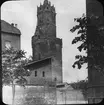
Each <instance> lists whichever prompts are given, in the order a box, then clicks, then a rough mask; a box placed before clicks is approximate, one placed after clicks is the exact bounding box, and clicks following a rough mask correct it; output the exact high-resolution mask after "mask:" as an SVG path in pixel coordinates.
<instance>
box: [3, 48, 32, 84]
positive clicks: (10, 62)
mask: <svg viewBox="0 0 104 105" xmlns="http://www.w3.org/2000/svg"><path fill="white" fill-rule="evenodd" d="M25 53H26V52H25V51H23V50H15V49H13V48H10V49H6V50H5V51H3V52H2V83H3V84H14V83H17V84H19V85H23V84H24V83H26V82H27V81H26V79H25V78H24V76H27V75H29V73H30V72H29V70H26V69H24V67H23V66H24V65H25V64H27V63H28V62H30V61H31V59H28V58H26V56H25Z"/></svg>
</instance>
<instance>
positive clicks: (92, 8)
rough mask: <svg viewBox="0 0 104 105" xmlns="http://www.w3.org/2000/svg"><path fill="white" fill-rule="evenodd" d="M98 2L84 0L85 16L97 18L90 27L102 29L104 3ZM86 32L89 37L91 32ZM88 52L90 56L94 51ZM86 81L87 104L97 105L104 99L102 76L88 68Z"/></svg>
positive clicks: (103, 79) (96, 0)
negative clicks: (96, 26)
mask: <svg viewBox="0 0 104 105" xmlns="http://www.w3.org/2000/svg"><path fill="white" fill-rule="evenodd" d="M99 1H100V0H86V14H87V16H92V15H94V16H99V18H100V19H99V22H95V21H94V20H92V21H91V22H92V25H99V26H101V27H104V7H103V4H104V2H103V1H102V2H99ZM99 28H100V27H99ZM92 30H94V29H92ZM88 31H89V32H90V35H91V32H92V31H91V30H89V29H88ZM88 31H87V32H88ZM92 33H93V32H92ZM88 34H89V33H88ZM89 50H90V53H89V51H88V54H89V55H91V52H94V51H93V50H92V48H91V49H89ZM92 54H93V53H92ZM89 63H90V62H88V65H89ZM88 81H89V85H88V89H87V91H88V101H89V103H99V102H100V101H101V100H102V99H103V98H104V74H103V73H102V72H100V71H99V70H96V69H94V68H93V67H92V68H89V66H88Z"/></svg>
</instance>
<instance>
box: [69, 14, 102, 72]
mask: <svg viewBox="0 0 104 105" xmlns="http://www.w3.org/2000/svg"><path fill="white" fill-rule="evenodd" d="M74 21H75V22H77V23H78V24H77V25H75V26H74V27H73V28H72V29H71V30H70V31H71V32H72V33H73V32H75V31H77V37H75V38H74V39H73V41H72V44H76V43H78V42H80V43H81V44H80V46H78V47H77V49H78V50H79V51H80V52H82V51H85V55H76V56H75V59H76V61H75V62H74V64H73V65H72V66H73V68H75V67H76V65H77V66H78V69H81V67H82V65H83V64H85V63H87V64H88V67H94V68H95V69H97V70H100V71H103V65H104V35H103V34H104V28H103V26H104V25H103V23H104V19H103V18H102V17H98V16H91V17H86V16H85V15H83V16H82V17H80V18H75V19H74Z"/></svg>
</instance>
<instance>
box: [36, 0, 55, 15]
mask: <svg viewBox="0 0 104 105" xmlns="http://www.w3.org/2000/svg"><path fill="white" fill-rule="evenodd" d="M46 11H49V12H52V13H56V12H55V7H54V5H52V6H51V2H50V1H48V0H44V3H43V5H42V4H41V3H40V6H39V7H38V6H37V14H39V13H42V12H46Z"/></svg>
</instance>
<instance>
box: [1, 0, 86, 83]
mask: <svg viewBox="0 0 104 105" xmlns="http://www.w3.org/2000/svg"><path fill="white" fill-rule="evenodd" d="M43 1H44V0H20V1H7V2H4V3H3V4H2V6H1V19H2V20H5V21H7V22H9V23H16V24H18V26H17V27H18V28H19V29H20V31H21V33H22V35H21V49H23V50H25V51H26V52H27V56H29V55H32V47H31V37H32V36H33V35H34V33H35V29H36V24H37V6H39V5H40V3H42V4H43ZM49 1H50V2H51V4H52V5H53V4H54V6H55V9H56V13H57V15H56V26H57V37H59V38H62V40H63V49H62V59H63V80H64V81H65V82H71V81H76V80H81V79H85V78H86V77H87V70H86V65H84V67H83V68H82V69H81V70H78V69H77V68H75V69H73V68H72V64H73V63H74V61H75V55H76V54H80V52H78V50H77V46H78V45H72V44H71V41H72V39H73V38H74V37H75V36H76V33H71V32H70V29H71V28H72V27H73V25H75V24H76V23H75V22H74V18H75V17H81V16H82V14H83V13H85V11H86V9H85V7H86V6H85V0H49Z"/></svg>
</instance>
